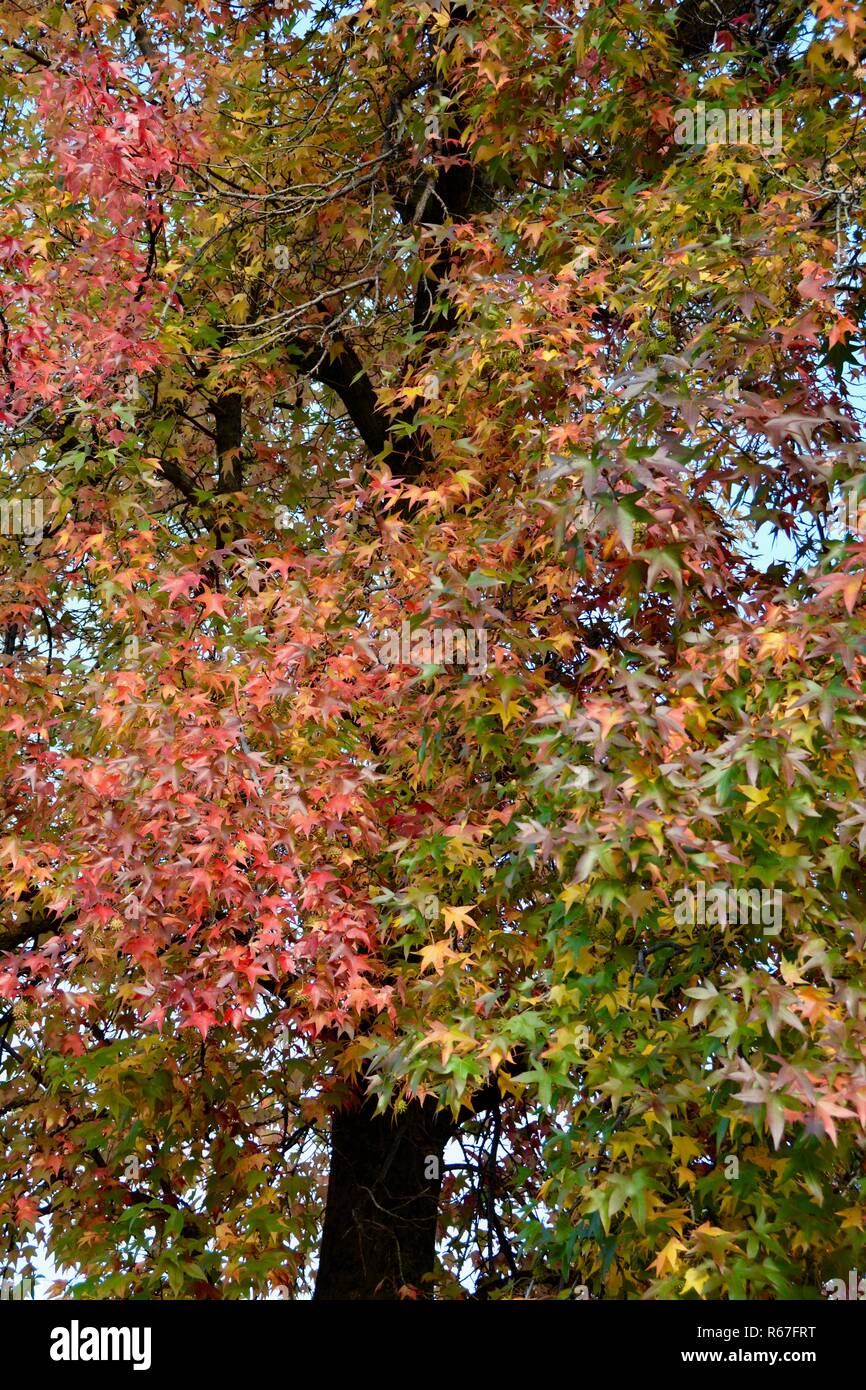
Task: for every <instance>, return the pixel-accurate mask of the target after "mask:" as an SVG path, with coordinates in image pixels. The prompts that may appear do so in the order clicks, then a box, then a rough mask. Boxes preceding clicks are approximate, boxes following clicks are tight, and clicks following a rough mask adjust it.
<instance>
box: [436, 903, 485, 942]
mask: <svg viewBox="0 0 866 1390" xmlns="http://www.w3.org/2000/svg"><path fill="white" fill-rule="evenodd" d="M474 906H475V904H474V903H470V905H469V907H446V906H445V904H444V903H443V905H442V916H443V917H444V918H445V925H446V927H448V929H449V931H450V929H451V928H452V927H456V928H457V929H458V931H459V932H460V935H461V936H462V935H463V932H464V931H465V929H466V927H467V926H470V927H474V926H476V925H477V923H476V922H474V921H473V920H472V917H471V916H470V913H471V912H472V909H473V907H474Z"/></svg>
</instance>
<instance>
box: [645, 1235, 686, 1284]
mask: <svg viewBox="0 0 866 1390" xmlns="http://www.w3.org/2000/svg"><path fill="white" fill-rule="evenodd" d="M685 1248H686V1247H685V1245H684V1244H683V1242H682V1241H681V1240H677V1238H676V1236H671V1238H670V1240H669V1241H668V1243H667V1245H665V1246H664V1247H663V1249H661V1250H660V1251H659V1253H658V1254H657V1255H656V1258H655V1260H654V1262H653V1263H654V1264H655V1271H656V1274H658V1275H661V1274H664V1271H665V1265H667V1266H668V1268H669V1269H672V1270H675V1269H676V1267H677V1265H678V1264H679V1262H680V1260H679V1252H680V1251H681V1250H685ZM692 1272H693V1271H691V1270H690V1271H689V1273H692Z"/></svg>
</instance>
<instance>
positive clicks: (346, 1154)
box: [315, 1097, 454, 1299]
mask: <svg viewBox="0 0 866 1390" xmlns="http://www.w3.org/2000/svg"><path fill="white" fill-rule="evenodd" d="M374 1109H375V1106H374V1103H373V1102H372V1101H371V1100H369V1099H368V1100H365V1101H363V1103H361V1102H360V1100H359V1103H358V1105H357V1106H356V1107H355V1108H351V1109H350V1108H346V1109H342V1110H337V1111H335V1112H334V1115H333V1117H332V1121H331V1169H330V1174H329V1177H328V1197H327V1203H326V1206H325V1225H324V1230H323V1232H322V1244H321V1248H320V1251H319V1272H318V1276H317V1279H316V1292H315V1297H316V1298H317V1299H394V1298H398V1297H400V1289H401V1288H404V1287H406V1286H412V1287H414V1288H415V1289H418V1290H419V1292H421V1293H422V1294H423V1293H424V1292H425V1290H426V1289H427V1288H429V1284H428V1285H426V1286H425V1284H424V1283H423V1282H422V1281H423V1279H424V1276H425V1275H429V1274H431V1273H432V1271H433V1266H434V1262H435V1258H436V1221H437V1216H438V1210H439V1193H440V1189H441V1186H442V1153H443V1150H444V1147H445V1144H446V1142H447V1140H448V1138H449V1136H450V1134H451V1133H452V1132H453V1129H454V1124H453V1121H452V1119H451V1116H450V1114H448V1113H447V1112H445V1113H442V1112H439V1113H438V1114H437V1112H436V1106H435V1103H434V1102H433V1100H432V1098H430V1097H428V1098H427V1100H426V1101H425V1102H424V1103H423V1104H421V1103H420V1102H418V1101H413V1102H411V1103H410V1104H409V1105H407V1107H406V1109H405V1110H403V1111H402V1112H401V1113H400V1114H399V1115H394V1114H393V1113H391V1112H386V1113H385V1114H384V1115H375V1114H374V1113H373V1112H374ZM434 1160H435V1162H434Z"/></svg>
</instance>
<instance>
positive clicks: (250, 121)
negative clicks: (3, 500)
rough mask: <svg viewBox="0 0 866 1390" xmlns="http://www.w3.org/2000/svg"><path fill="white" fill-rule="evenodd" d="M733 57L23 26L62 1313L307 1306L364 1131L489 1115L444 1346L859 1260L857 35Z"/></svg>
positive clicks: (22, 243)
mask: <svg viewBox="0 0 866 1390" xmlns="http://www.w3.org/2000/svg"><path fill="white" fill-rule="evenodd" d="M716 8H717V9H718V10H719V12H723V13H724V14H725V15H726V16H727V20H726V21H725V25H719V24H717V23H714V24H712V25H710V26H709V29H708V30H707V32H706V33H704V29H706V28H707V25H706V23H705V19H704V14H703V10H702V8H701V7H700V6H699V5H694V4H683V5H680V6H679V7H678V8H677V7H676V6H673V5H671V4H668V3H661V0H656V3H649V0H635V3H633V4H620V3H617V4H612V3H605V4H599V3H593V4H591V5H588V6H586V5H582V4H570V3H565V2H563V3H560V2H559V0H551V2H550V3H545V4H541V5H536V4H518V3H515V0H508V3H506V0H485V3H484V4H480V5H477V6H473V5H471V4H468V3H467V4H461V5H454V4H452V5H451V6H450V8H449V6H448V4H447V3H445V0H437V3H427V2H426V0H425V2H424V3H414V4H413V3H409V0H367V3H365V4H364V5H363V6H362V7H361V8H359V9H348V8H347V9H343V10H340V9H339V8H335V7H334V6H331V5H327V4H326V5H324V6H322V7H321V8H311V7H310V6H309V5H306V4H303V3H302V4H295V3H292V4H291V7H288V6H287V7H286V8H281V7H277V6H272V5H268V4H259V3H255V4H241V3H237V4H232V5H229V4H207V3H203V2H202V0H199V3H198V4H196V5H193V4H188V5H183V4H178V3H175V0H157V3H155V4H141V3H138V2H137V0H131V3H129V4H125V5H119V4H117V3H115V2H114V0H112V2H111V3H97V4H92V3H77V4H73V5H68V6H59V5H43V4H32V5H25V6H20V5H12V4H6V3H3V4H2V5H0V14H2V20H3V31H4V34H5V39H4V41H3V46H2V60H0V61H2V72H0V86H2V97H3V110H4V150H3V155H2V189H0V257H2V261H3V269H4V274H3V281H2V286H0V309H2V318H0V330H2V336H0V367H2V371H0V376H2V383H3V385H2V392H3V396H2V401H0V408H2V424H3V427H4V441H3V446H2V448H3V475H4V476H3V482H4V489H5V494H6V495H7V496H9V497H13V496H15V497H27V498H38V499H40V500H41V501H42V503H43V508H44V516H45V529H44V535H43V537H42V539H41V540H39V541H37V542H35V543H30V544H28V543H27V541H26V540H25V539H23V538H21V537H15V536H9V535H7V536H5V537H4V538H3V541H2V567H0V606H2V615H0V616H2V625H3V630H4V633H5V665H4V666H3V669H2V682H0V711H2V712H0V777H2V787H3V814H4V825H3V829H2V834H0V861H2V863H3V865H4V868H5V879H4V907H3V910H2V925H0V949H2V952H3V953H2V954H0V996H2V998H3V999H4V1000H5V1001H6V1006H7V1008H8V1013H6V1014H5V1015H0V1017H3V1019H4V1022H3V1025H2V1026H0V1036H2V1037H5V1043H6V1046H5V1053H4V1056H3V1059H2V1063H0V1066H2V1069H3V1071H2V1084H0V1142H2V1151H3V1170H4V1179H3V1186H2V1196H0V1229H2V1238H3V1240H4V1241H5V1243H6V1247H5V1248H6V1249H7V1250H8V1257H9V1259H10V1261H17V1262H19V1264H21V1265H22V1267H26V1266H27V1264H28V1261H29V1260H30V1259H31V1258H32V1257H33V1255H34V1252H35V1249H36V1245H37V1242H38V1241H39V1240H44V1241H47V1243H48V1245H49V1248H50V1250H51V1252H52V1254H53V1257H54V1259H55V1261H56V1262H57V1264H58V1266H60V1267H62V1268H63V1270H64V1271H65V1275H64V1280H63V1281H61V1282H62V1283H63V1284H64V1286H65V1287H66V1288H67V1289H68V1290H70V1291H71V1292H72V1293H73V1294H74V1295H75V1296H79V1297H117V1296H136V1297H157V1296H161V1295H165V1294H170V1295H171V1296H180V1297H184V1298H198V1297H211V1296H213V1297H241V1296H250V1295H253V1296H262V1295H263V1294H265V1293H267V1291H268V1290H273V1289H274V1288H283V1289H284V1290H286V1291H288V1292H290V1293H291V1294H293V1295H296V1294H299V1293H303V1292H304V1291H305V1290H307V1289H308V1288H309V1285H310V1279H311V1274H312V1270H313V1268H314V1262H315V1249H316V1243H317V1240H318V1231H319V1227H320V1222H321V1206H322V1194H323V1188H324V1182H325V1177H326V1139H327V1119H328V1115H329V1113H330V1112H331V1110H332V1109H333V1107H334V1106H335V1105H338V1104H340V1103H341V1100H342V1099H343V1098H344V1097H345V1095H346V1093H347V1088H349V1087H351V1086H352V1085H357V1084H359V1083H360V1082H361V1081H362V1080H363V1082H364V1084H366V1085H367V1086H369V1088H370V1089H371V1090H372V1092H373V1093H374V1094H375V1095H376V1096H377V1097H378V1099H379V1101H380V1104H381V1106H382V1108H383V1109H386V1108H393V1109H395V1110H397V1111H399V1110H400V1107H401V1106H403V1105H405V1103H406V1102H407V1100H409V1099H410V1098H412V1097H421V1098H423V1097H424V1096H426V1095H433V1096H435V1097H436V1098H437V1100H438V1101H439V1102H440V1103H441V1105H442V1106H444V1107H450V1108H451V1110H452V1111H453V1113H454V1115H455V1116H458V1117H462V1119H463V1121H465V1122H466V1123H465V1125H464V1130H465V1145H466V1154H467V1158H468V1162H469V1164H470V1166H469V1167H468V1168H466V1169H461V1170H460V1171H459V1172H458V1171H454V1172H449V1174H448V1176H447V1178H446V1183H445V1188H444V1193H443V1207H442V1223H441V1229H442V1241H441V1249H440V1256H441V1266H440V1268H439V1269H438V1271H437V1276H436V1277H437V1289H438V1292H439V1294H440V1295H441V1296H443V1297H459V1296H462V1294H461V1288H462V1287H463V1286H465V1285H466V1283H467V1278H466V1267H467V1258H468V1259H469V1260H470V1261H471V1263H472V1264H473V1266H474V1269H475V1271H476V1272H477V1276H478V1278H479V1279H481V1280H482V1286H483V1288H484V1289H485V1290H486V1291H487V1292H492V1293H493V1295H494V1296H505V1297H514V1296H525V1295H526V1293H527V1289H528V1288H531V1289H537V1288H538V1286H539V1284H541V1285H542V1286H543V1287H544V1288H545V1289H547V1290H548V1291H550V1292H552V1293H554V1294H555V1296H558V1297H568V1296H571V1294H572V1292H573V1290H574V1289H575V1288H576V1286H578V1285H581V1284H583V1285H586V1286H587V1287H588V1289H589V1291H590V1293H591V1295H592V1296H608V1297H610V1296H626V1297H639V1296H645V1295H648V1296H650V1297H666V1298H728V1297H731V1298H742V1297H771V1298H795V1297H797V1298H803V1297H804V1298H813V1297H818V1296H820V1291H821V1284H822V1281H823V1280H825V1279H827V1278H829V1277H832V1276H834V1275H837V1274H842V1275H843V1276H844V1274H845V1273H846V1272H847V1270H848V1268H849V1266H852V1265H853V1266H854V1267H858V1261H859V1267H860V1268H862V1267H863V1260H864V1258H866V1254H864V1245H866V1237H864V1208H863V1204H862V1197H861V1193H862V1182H863V1158H864V1128H866V994H864V978H863V970H864V951H866V929H864V926H863V920H864V905H866V888H864V880H863V863H864V853H866V798H864V790H863V789H864V781H866V722H864V714H866V710H864V690H863V679H864V651H866V645H864V621H863V614H864V608H863V600H862V597H861V586H862V583H863V579H864V575H866V569H864V563H866V540H864V538H863V537H861V536H860V535H858V534H857V529H856V526H853V525H852V526H851V528H850V529H849V530H848V531H847V532H844V531H843V532H842V533H839V531H838V528H837V529H836V532H835V534H834V532H833V530H832V529H831V527H830V526H829V524H828V515H829V513H830V512H831V510H832V507H833V504H834V501H836V500H837V499H838V498H839V496H840V489H842V488H848V489H851V492H852V496H854V497H855V498H856V495H857V490H858V488H862V490H863V491H864V493H866V466H864V464H863V462H862V453H863V450H862V447H861V446H860V445H859V444H858V443H857V440H858V418H857V410H856V403H857V393H856V382H857V379H858V373H859V358H858V352H859V347H860V344H861V340H862V333H863V326H862V325H863V307H864V290H863V285H862V269H861V259H860V242H861V235H862V221H863V209H862V200H861V194H862V188H863V182H864V174H863V172H862V163H861V160H862V155H863V149H862V139H861V136H860V131H859V122H861V121H862V109H861V103H862V96H861V77H862V70H861V69H860V68H859V67H858V64H859V63H860V62H861V61H862V55H863V51H864V47H866V39H864V29H866V10H864V7H863V6H862V5H858V4H856V3H850V0H817V4H816V5H814V6H812V7H811V8H808V9H807V8H806V7H804V6H802V5H799V4H790V3H782V4H767V5H759V6H756V7H755V10H754V11H749V12H748V13H746V14H742V13H739V12H738V11H739V6H736V5H734V6H730V5H728V6H725V5H724V4H722V5H721V6H720V7H716ZM698 101H703V102H704V103H705V105H706V107H707V108H711V107H712V108H722V109H724V110H740V111H748V110H752V109H756V108H760V109H762V110H765V111H767V112H769V113H771V114H772V113H777V114H780V116H781V122H782V131H783V139H782V146H781V149H780V150H773V151H770V150H769V149H768V148H767V147H766V146H765V145H762V144H761V143H755V144H727V143H726V144H706V145H703V146H701V145H689V144H679V143H677V141H676V139H675V130H676V126H677V120H678V116H677V112H678V111H679V110H681V109H682V108H684V107H686V108H691V107H692V106H694V105H695V104H696V103H697V102H698ZM771 545H775V546H776V550H775V552H774V553H773V555H772V556H771V557H770V559H769V560H768V559H767V555H768V553H769V550H770V547H771ZM404 621H408V622H409V623H410V624H411V628H412V631H413V632H418V633H424V632H426V633H428V634H429V633H432V632H433V631H435V630H437V629H440V628H442V627H443V626H449V627H451V628H452V629H454V628H457V629H461V630H472V631H474V632H479V633H480V632H483V633H484V635H485V637H486V643H487V668H486V670H471V669H469V668H468V667H467V666H466V665H461V664H459V663H444V664H441V663H440V664H434V663H426V664H423V663H422V665H421V667H420V668H419V667H418V666H412V665H409V664H402V665H400V664H394V665H387V664H385V663H384V662H383V661H382V660H381V654H380V639H381V634H383V633H384V632H386V631H388V630H396V631H399V630H401V625H402V624H403V622H404ZM701 881H702V882H704V883H706V884H722V885H726V886H730V887H731V888H732V889H736V890H739V889H750V890H751V889H764V890H766V891H767V892H770V893H772V892H780V893H781V894H782V901H783V905H784V906H783V920H782V925H781V929H780V931H779V932H778V934H774V935H770V934H767V932H766V931H765V925H766V924H765V923H757V924H756V923H754V922H752V921H746V922H734V921H727V922H721V923H719V922H716V923H710V924H705V923H704V924H702V923H700V922H686V923H683V922H682V921H681V920H679V915H678V914H677V912H676V903H677V901H678V899H677V894H678V892H680V890H684V889H694V888H695V887H696V885H697V884H698V882H701ZM491 1073H493V1074H494V1075H495V1076H496V1077H497V1078H498V1083H499V1089H500V1092H501V1095H502V1105H501V1110H500V1109H497V1110H496V1112H495V1113H493V1114H485V1115H482V1114H480V1113H479V1115H478V1118H476V1119H474V1120H467V1118H466V1117H467V1108H468V1109H471V1107H472V1106H473V1097H475V1096H477V1094H478V1092H479V1091H480V1090H481V1088H483V1087H484V1086H485V1085H486V1084H487V1083H488V1080H489V1078H490V1075H491ZM731 1158H735V1159H736V1160H737V1163H736V1164H734V1165H731V1164H730V1163H729V1162H727V1160H729V1159H731ZM732 1173H736V1176H731V1174H732ZM469 1282H470V1283H474V1279H470V1280H469ZM530 1296H531V1295H530Z"/></svg>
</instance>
